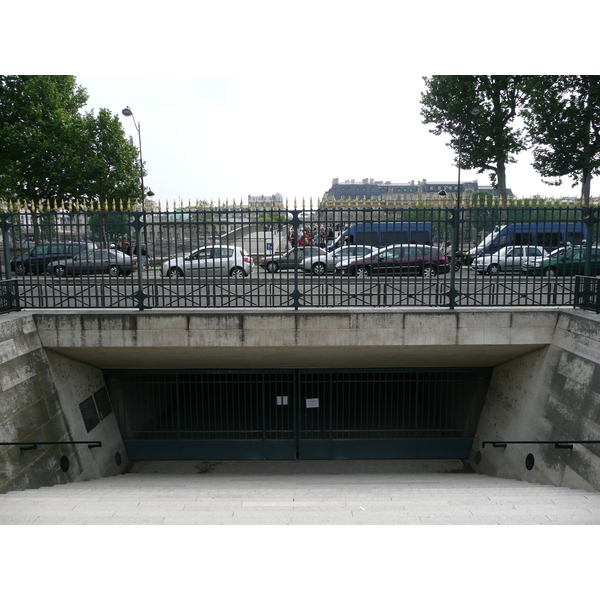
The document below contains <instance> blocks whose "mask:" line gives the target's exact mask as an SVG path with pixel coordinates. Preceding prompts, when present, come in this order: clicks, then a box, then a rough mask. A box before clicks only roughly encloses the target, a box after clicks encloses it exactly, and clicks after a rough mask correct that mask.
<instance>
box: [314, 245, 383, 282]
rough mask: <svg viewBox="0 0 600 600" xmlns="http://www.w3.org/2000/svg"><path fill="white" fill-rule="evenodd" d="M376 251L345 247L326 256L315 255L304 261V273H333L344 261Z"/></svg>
mask: <svg viewBox="0 0 600 600" xmlns="http://www.w3.org/2000/svg"><path fill="white" fill-rule="evenodd" d="M376 250H378V248H374V247H373V246H344V247H343V248H338V249H337V250H334V251H333V252H328V253H327V254H326V255H325V256H323V255H322V254H314V255H312V256H310V257H309V258H307V259H306V260H305V261H304V271H305V272H307V273H312V274H313V275H324V274H325V273H328V272H329V273H333V272H334V271H335V265H336V264H337V263H339V262H341V261H342V260H345V259H352V258H356V257H360V256H366V255H367V254H371V253H372V252H375V251H376Z"/></svg>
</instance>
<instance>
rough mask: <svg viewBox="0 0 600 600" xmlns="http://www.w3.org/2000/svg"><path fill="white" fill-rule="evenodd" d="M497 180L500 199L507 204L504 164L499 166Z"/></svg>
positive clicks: (501, 163)
mask: <svg viewBox="0 0 600 600" xmlns="http://www.w3.org/2000/svg"><path fill="white" fill-rule="evenodd" d="M496 179H497V182H498V192H499V193H500V197H501V198H502V200H504V201H505V202H506V165H505V164H504V163H503V162H499V163H498V165H497V170H496Z"/></svg>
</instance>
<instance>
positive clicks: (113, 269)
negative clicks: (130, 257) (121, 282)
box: [108, 265, 121, 277]
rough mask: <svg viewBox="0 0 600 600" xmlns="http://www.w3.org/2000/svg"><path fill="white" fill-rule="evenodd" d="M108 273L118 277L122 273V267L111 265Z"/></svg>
mask: <svg viewBox="0 0 600 600" xmlns="http://www.w3.org/2000/svg"><path fill="white" fill-rule="evenodd" d="M108 274H109V275H110V276H111V277H118V276H119V275H120V274H121V268H120V267H118V266H117V265H111V266H110V267H108Z"/></svg>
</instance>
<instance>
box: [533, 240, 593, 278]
mask: <svg viewBox="0 0 600 600" xmlns="http://www.w3.org/2000/svg"><path fill="white" fill-rule="evenodd" d="M585 253H586V247H585V246H572V247H570V248H559V249H558V250H555V251H554V252H552V253H551V254H549V255H548V256H545V257H540V258H536V259H532V260H530V261H529V262H527V263H524V264H523V265H522V266H521V270H522V271H523V272H525V273H528V274H530V275H546V276H548V277H554V276H555V275H562V276H567V277H570V276H573V275H583V274H584V272H585ZM590 275H592V276H596V275H600V247H598V246H592V260H591V263H590Z"/></svg>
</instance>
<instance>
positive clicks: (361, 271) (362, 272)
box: [354, 267, 369, 277]
mask: <svg viewBox="0 0 600 600" xmlns="http://www.w3.org/2000/svg"><path fill="white" fill-rule="evenodd" d="M354 274H355V275H356V276H357V277H368V276H369V267H356V271H354Z"/></svg>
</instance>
